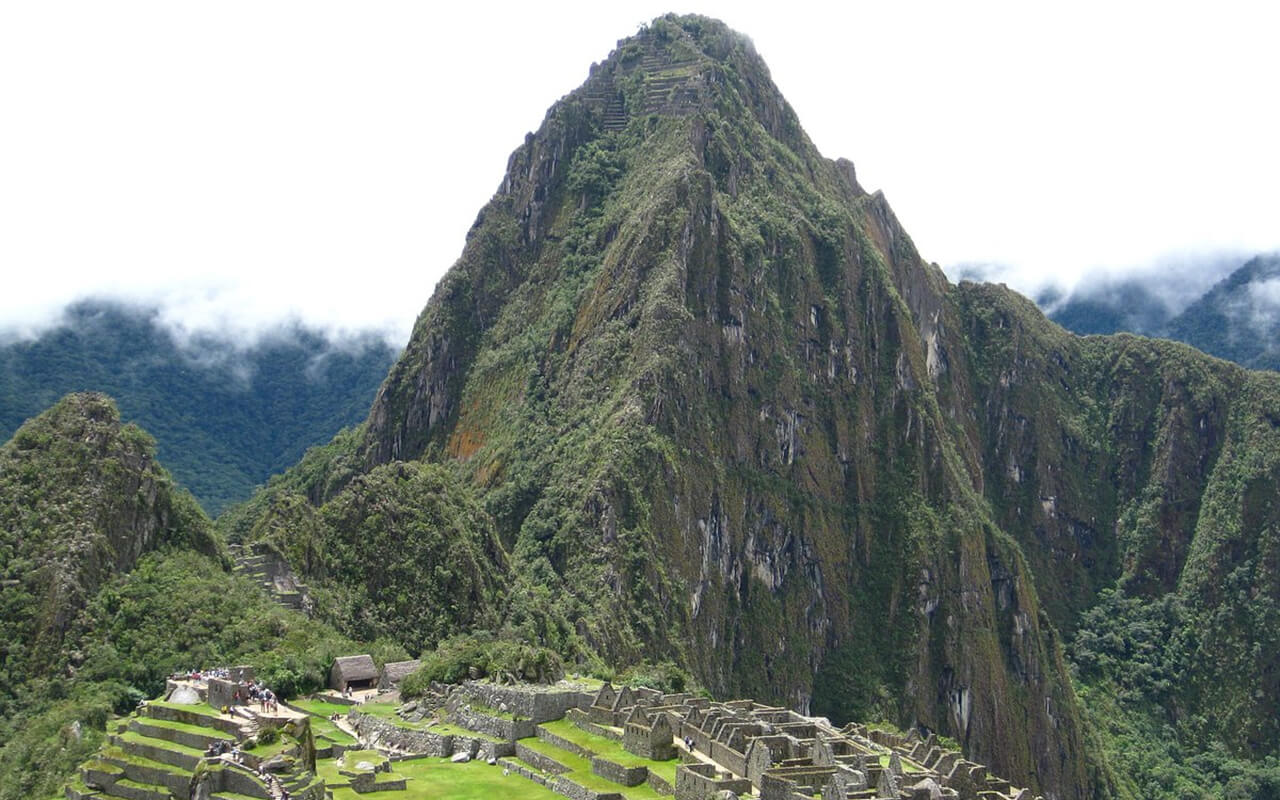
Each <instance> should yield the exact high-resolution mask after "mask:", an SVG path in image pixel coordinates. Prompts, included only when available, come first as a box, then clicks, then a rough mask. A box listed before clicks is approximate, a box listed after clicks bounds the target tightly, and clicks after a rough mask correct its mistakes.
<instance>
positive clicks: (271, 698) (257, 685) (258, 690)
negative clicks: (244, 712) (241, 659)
mask: <svg viewBox="0 0 1280 800" xmlns="http://www.w3.org/2000/svg"><path fill="white" fill-rule="evenodd" d="M243 691H244V694H243V695H242V694H241V690H240V689H237V690H236V693H235V696H234V699H235V700H236V701H237V702H240V701H244V702H245V703H246V704H252V703H260V704H261V705H262V712H263V713H264V714H265V713H268V712H273V711H279V710H280V701H279V700H278V699H277V698H276V694H275V692H273V691H271V690H270V689H268V688H267V687H266V686H264V685H263V683H262V681H252V682H250V683H247V684H245V687H244V690H243Z"/></svg>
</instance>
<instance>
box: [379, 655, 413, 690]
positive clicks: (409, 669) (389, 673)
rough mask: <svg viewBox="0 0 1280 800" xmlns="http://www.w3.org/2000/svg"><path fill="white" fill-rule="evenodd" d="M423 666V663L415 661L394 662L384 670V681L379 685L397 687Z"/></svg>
mask: <svg viewBox="0 0 1280 800" xmlns="http://www.w3.org/2000/svg"><path fill="white" fill-rule="evenodd" d="M421 666H422V662H421V661H419V660H417V659H415V660H413V661H392V662H390V663H388V664H387V665H386V666H384V667H383V668H382V679H381V680H380V681H379V684H380V685H382V686H397V685H399V683H400V681H402V680H404V679H405V677H407V676H408V675H411V674H413V673H415V672H417V671H418V667H421Z"/></svg>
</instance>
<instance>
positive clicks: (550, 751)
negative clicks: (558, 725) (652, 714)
mask: <svg viewBox="0 0 1280 800" xmlns="http://www.w3.org/2000/svg"><path fill="white" fill-rule="evenodd" d="M575 730H578V729H577V728H575ZM581 732H582V731H580V730H579V733H581ZM587 735H590V734H587ZM563 738H566V739H567V738H569V737H567V736H566V737H563ZM592 738H595V739H598V738H600V737H592ZM604 741H606V742H609V740H608V739H605V740H604ZM520 743H521V744H523V745H525V746H527V747H528V748H529V749H530V750H535V751H537V752H539V753H542V754H543V755H545V756H550V757H551V758H554V759H555V760H556V761H558V762H560V763H561V764H563V765H565V766H566V767H568V768H569V771H568V772H566V773H564V777H566V778H568V779H569V780H571V781H573V782H574V783H576V784H578V785H580V786H585V787H586V788H588V789H592V790H594V791H598V792H621V793H622V795H623V796H624V797H626V798H628V800H657V798H661V797H667V795H661V794H658V792H657V791H655V790H654V789H653V787H651V786H649V785H648V784H640V785H639V786H622V785H620V784H617V783H614V782H613V781H610V780H607V779H605V778H602V777H600V776H599V775H597V774H595V773H594V772H592V771H591V759H589V758H583V757H582V756H580V755H577V754H576V753H571V752H569V751H568V750H562V749H561V748H559V747H556V746H555V745H553V744H551V743H550V742H544V741H543V740H541V739H533V738H530V739H521V740H520ZM609 743H610V744H617V743H616V742H609ZM575 744H577V742H575ZM584 746H585V745H584ZM617 747H618V749H619V750H621V749H622V746H621V745H617ZM596 755H601V756H604V757H605V758H607V759H609V760H610V761H615V762H617V763H622V761H621V760H620V759H615V758H614V757H613V756H612V755H606V754H604V753H596ZM626 755H627V756H628V757H629V758H632V759H638V763H637V764H631V763H628V764H626V766H637V765H638V764H643V765H645V766H650V765H660V766H666V764H667V762H661V761H649V760H647V759H643V758H640V757H639V756H635V755H632V754H631V753H627V754H626ZM670 763H671V765H672V770H671V774H672V776H673V777H672V782H673V784H674V780H675V778H674V775H675V768H674V767H675V763H676V762H675V761H671V762H670Z"/></svg>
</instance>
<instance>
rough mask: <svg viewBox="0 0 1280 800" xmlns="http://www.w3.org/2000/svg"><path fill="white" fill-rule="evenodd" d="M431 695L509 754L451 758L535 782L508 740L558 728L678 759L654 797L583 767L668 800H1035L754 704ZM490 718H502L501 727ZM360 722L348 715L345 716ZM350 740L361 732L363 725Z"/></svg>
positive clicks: (960, 765) (936, 754)
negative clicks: (562, 723)
mask: <svg viewBox="0 0 1280 800" xmlns="http://www.w3.org/2000/svg"><path fill="white" fill-rule="evenodd" d="M433 690H434V692H435V696H434V698H426V699H424V700H423V701H419V702H434V704H436V705H437V706H441V707H444V708H446V709H448V710H449V712H450V718H451V721H453V722H454V723H456V724H458V725H460V726H462V727H466V728H468V729H470V730H477V731H481V732H484V733H485V734H488V735H491V736H495V737H497V738H500V739H506V740H508V741H509V742H510V745H509V746H506V747H504V746H501V745H496V744H494V743H493V742H488V743H485V742H465V741H463V740H462V739H461V738H460V739H459V741H457V742H456V743H455V744H454V747H455V748H458V747H461V748H465V749H466V750H467V751H468V752H469V753H470V755H471V756H472V757H482V758H488V759H493V760H496V761H497V763H499V764H502V765H503V766H504V767H507V768H508V769H511V770H513V771H516V772H520V773H521V774H524V775H525V776H526V777H530V778H533V779H535V780H537V779H538V777H537V775H536V774H530V771H529V770H528V768H527V763H525V762H527V760H528V759H535V760H536V756H537V754H536V753H534V752H530V751H529V750H528V748H524V747H522V746H521V745H520V743H519V742H518V741H516V740H518V739H520V738H524V737H526V736H537V737H539V738H544V739H547V740H549V741H551V740H554V739H556V738H557V737H554V736H552V735H550V734H549V733H548V732H545V731H543V730H542V729H540V727H539V726H540V724H541V723H545V722H551V721H554V720H559V719H567V720H569V721H570V722H572V723H573V724H574V725H575V726H577V727H578V728H580V729H582V730H584V731H586V732H588V733H591V734H594V735H597V736H603V737H605V738H608V739H612V740H614V741H618V742H620V743H621V744H622V747H623V748H624V749H625V750H627V751H628V752H630V753H632V754H634V755H637V756H640V757H643V758H647V759H650V760H653V761H666V760H669V759H672V758H675V757H679V758H680V761H681V763H680V765H679V767H678V768H677V770H676V781H675V785H674V786H666V785H663V784H664V783H665V782H664V781H660V780H655V777H656V776H653V775H649V776H648V777H647V779H646V776H645V775H644V774H643V768H639V769H640V773H641V774H638V775H622V774H614V773H615V772H618V771H622V772H626V771H627V770H622V769H621V768H620V767H618V765H616V764H597V763H596V762H595V761H594V760H593V763H592V769H593V771H594V772H596V773H597V774H600V775H601V776H602V777H606V778H608V779H609V780H613V781H615V782H617V783H620V784H622V785H623V786H633V785H636V784H638V783H642V782H646V780H647V782H648V783H649V784H650V785H652V786H654V787H655V788H656V789H657V790H658V791H659V792H661V793H663V794H674V795H675V797H676V798H677V800H713V799H714V800H724V799H725V798H730V797H758V798H760V800H835V798H839V800H863V798H866V800H871V799H872V798H886V799H887V798H896V799H897V800H941V799H942V798H955V799H956V800H1032V799H1033V795H1032V793H1031V792H1030V791H1029V790H1027V789H1020V788H1017V787H1015V786H1013V785H1012V784H1011V783H1009V781H1006V780H1002V779H1000V778H997V777H995V776H992V775H990V774H988V772H987V768H986V767H984V766H982V765H980V764H975V763H973V762H971V761H968V760H966V759H965V758H964V757H963V756H962V755H961V754H960V753H959V752H956V751H954V750H948V749H947V748H945V747H944V746H942V745H941V744H940V742H939V740H938V739H937V737H935V736H933V735H930V736H928V737H925V738H921V737H920V736H919V735H917V734H915V733H911V734H908V735H906V736H902V735H899V734H896V733H890V732H887V731H882V730H872V729H868V728H867V727H866V726H863V725H857V724H849V725H845V726H843V727H840V728H836V727H835V726H833V725H832V724H831V723H830V722H828V721H827V720H826V719H824V718H821V717H807V716H803V715H801V714H798V713H796V712H794V711H791V710H788V709H785V708H779V707H776V706H769V705H763V704H760V703H756V702H753V701H751V700H735V701H730V702H716V701H713V700H710V699H707V698H705V697H700V696H695V695H692V694H687V693H685V694H663V693H661V692H657V691H654V690H651V689H631V688H628V687H622V688H615V687H613V686H611V685H609V684H607V683H606V684H605V685H604V686H602V687H601V688H600V689H599V690H598V691H596V692H594V693H589V692H584V691H582V690H581V689H576V688H574V689H562V688H559V687H545V686H544V687H533V686H527V685H517V686H500V685H496V684H489V683H483V682H469V683H465V684H462V685H460V686H445V685H439V684H437V685H434V686H433ZM496 709H501V710H502V712H503V715H502V716H498V715H497V714H496V712H495V711H494V710H496ZM358 714H359V710H358V706H357V707H355V708H354V709H353V716H357V715H358ZM491 714H492V715H491ZM357 728H365V729H366V730H367V728H366V726H364V725H360V724H357ZM371 732H372V731H371ZM378 735H379V736H380V737H381V739H382V741H381V742H380V744H381V745H382V746H386V747H390V748H392V749H399V747H401V746H405V747H408V748H409V749H421V748H422V747H423V746H424V742H423V741H422V734H421V733H416V734H414V736H415V737H416V741H414V742H412V743H410V742H408V741H405V740H397V738H396V735H395V734H394V733H391V732H389V731H388V729H387V726H385V725H384V726H381V727H380V728H379V730H378ZM407 735H408V734H406V736H407ZM441 744H443V742H438V743H434V744H427V745H425V746H428V747H433V748H434V749H435V754H437V755H450V753H449V752H447V750H448V748H447V747H444V748H441V747H440V745H441ZM561 744H562V746H563V745H564V743H563V742H561ZM690 745H692V746H691V747H690ZM511 756H516V758H515V759H511V758H510V757H511ZM633 770H634V768H633ZM546 785H547V786H548V788H552V789H554V790H556V791H558V792H560V793H561V794H566V795H567V796H570V797H575V798H576V797H578V796H579V795H582V796H583V797H590V798H592V799H593V800H604V799H605V795H602V794H599V795H598V794H595V793H592V792H586V793H585V794H584V793H582V792H579V791H566V790H565V789H564V787H561V786H559V785H557V784H556V782H555V781H548V782H546ZM575 788H576V787H575Z"/></svg>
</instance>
